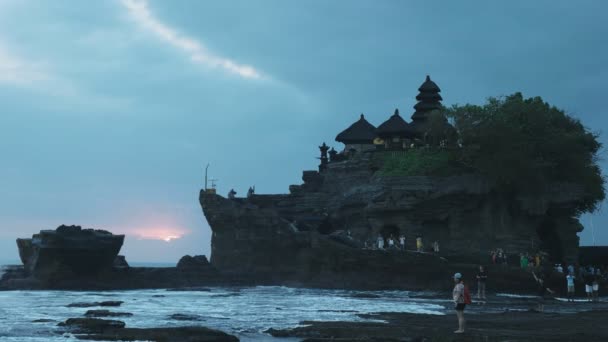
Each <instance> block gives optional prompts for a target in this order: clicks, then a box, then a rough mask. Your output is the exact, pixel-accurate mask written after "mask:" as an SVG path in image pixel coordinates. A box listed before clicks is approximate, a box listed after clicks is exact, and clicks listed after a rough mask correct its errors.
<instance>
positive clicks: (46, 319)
mask: <svg viewBox="0 0 608 342" xmlns="http://www.w3.org/2000/svg"><path fill="white" fill-rule="evenodd" d="M53 322H56V321H55V320H54V319H48V318H40V319H35V320H33V321H32V323H53Z"/></svg>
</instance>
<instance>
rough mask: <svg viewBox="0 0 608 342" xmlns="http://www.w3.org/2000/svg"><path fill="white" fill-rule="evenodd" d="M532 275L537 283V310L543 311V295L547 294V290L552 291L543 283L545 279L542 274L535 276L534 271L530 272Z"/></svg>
mask: <svg viewBox="0 0 608 342" xmlns="http://www.w3.org/2000/svg"><path fill="white" fill-rule="evenodd" d="M532 275H533V276H534V279H535V280H536V282H537V284H538V312H543V311H545V296H546V295H547V292H548V293H554V292H553V291H551V289H550V288H548V287H547V286H546V285H545V279H544V277H543V275H542V274H540V275H538V276H537V275H536V273H534V272H532Z"/></svg>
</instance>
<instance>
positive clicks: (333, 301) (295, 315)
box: [0, 287, 445, 342]
mask: <svg viewBox="0 0 608 342" xmlns="http://www.w3.org/2000/svg"><path fill="white" fill-rule="evenodd" d="M359 293H360V292H356V291H344V290H315V289H295V288H286V287H253V288H211V291H200V292H199V291H166V290H141V291H105V292H90V291H89V292H75V291H6V292H0V320H1V321H2V322H3V324H2V325H0V340H2V341H5V340H6V341H34V342H37V341H66V337H63V336H61V335H60V334H56V332H58V331H59V330H58V329H59V328H58V327H57V323H58V322H61V321H64V320H66V319H68V318H70V317H81V316H82V315H83V314H84V313H85V312H86V311H87V310H88V309H90V308H68V307H67V305H68V304H70V303H74V302H99V301H108V300H120V301H124V304H123V305H122V306H121V307H120V308H109V309H111V310H112V311H122V312H130V313H133V316H132V317H124V318H121V320H123V321H124V322H125V323H126V324H127V326H129V327H142V328H145V327H171V326H184V325H192V324H193V323H194V324H202V325H205V326H208V327H210V328H215V329H220V330H222V331H225V332H227V333H229V334H234V335H237V336H238V337H239V338H240V340H241V341H265V340H267V339H268V338H269V336H268V335H266V334H264V333H263V331H265V330H267V329H269V328H275V329H281V328H289V327H295V326H298V325H299V323H300V322H301V321H369V320H365V319H363V318H361V317H359V316H358V314H361V313H373V312H409V313H424V314H436V315H442V314H443V311H444V309H445V306H444V305H443V304H442V303H441V302H443V300H441V301H439V300H428V299H419V298H410V297H409V296H408V294H409V293H408V292H405V291H378V292H365V294H368V295H371V296H372V297H373V298H361V296H357V294H359ZM176 313H180V314H191V315H198V316H201V317H202V318H203V319H204V321H203V322H202V323H201V322H188V321H175V320H170V319H168V316H170V315H172V314H176ZM37 319H50V320H53V322H48V323H32V321H33V320H37ZM272 340H273V341H281V340H280V339H274V338H273V339H272ZM288 340H290V339H286V340H285V341H288ZM67 341H70V340H69V339H67Z"/></svg>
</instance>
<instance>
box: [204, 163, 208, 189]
mask: <svg viewBox="0 0 608 342" xmlns="http://www.w3.org/2000/svg"><path fill="white" fill-rule="evenodd" d="M207 169H209V163H207V166H206V167H205V192H207Z"/></svg>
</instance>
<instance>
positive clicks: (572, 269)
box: [568, 264, 574, 276]
mask: <svg viewBox="0 0 608 342" xmlns="http://www.w3.org/2000/svg"><path fill="white" fill-rule="evenodd" d="M568 274H572V275H573V276H574V265H572V264H570V265H568Z"/></svg>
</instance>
